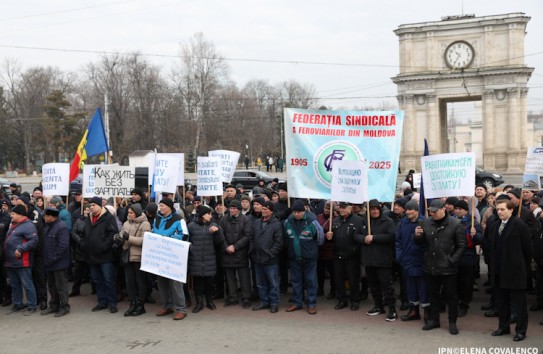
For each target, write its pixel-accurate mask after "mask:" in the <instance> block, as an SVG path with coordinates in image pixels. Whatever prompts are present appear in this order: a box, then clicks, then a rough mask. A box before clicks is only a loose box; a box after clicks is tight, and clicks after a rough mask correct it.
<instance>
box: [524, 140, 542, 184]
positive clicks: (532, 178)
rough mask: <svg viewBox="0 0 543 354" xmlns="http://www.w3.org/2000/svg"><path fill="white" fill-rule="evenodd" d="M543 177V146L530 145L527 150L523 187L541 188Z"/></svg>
mask: <svg viewBox="0 0 543 354" xmlns="http://www.w3.org/2000/svg"><path fill="white" fill-rule="evenodd" d="M542 179H543V147H530V148H528V151H527V152H526V165H525V167H524V176H523V177H522V187H523V188H527V189H541V185H542V183H541V180H542Z"/></svg>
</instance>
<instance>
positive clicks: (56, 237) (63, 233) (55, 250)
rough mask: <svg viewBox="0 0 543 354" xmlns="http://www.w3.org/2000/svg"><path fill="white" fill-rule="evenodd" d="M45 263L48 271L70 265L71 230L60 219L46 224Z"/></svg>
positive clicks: (44, 233) (44, 231)
mask: <svg viewBox="0 0 543 354" xmlns="http://www.w3.org/2000/svg"><path fill="white" fill-rule="evenodd" d="M43 238H44V241H43V243H44V247H43V264H44V266H45V271H46V272H51V271H55V270H62V269H66V268H68V267H69V266H70V232H69V231H68V226H67V225H66V223H65V222H64V221H62V220H60V219H57V220H55V221H54V222H52V223H50V224H47V223H46V224H45V227H44V229H43Z"/></svg>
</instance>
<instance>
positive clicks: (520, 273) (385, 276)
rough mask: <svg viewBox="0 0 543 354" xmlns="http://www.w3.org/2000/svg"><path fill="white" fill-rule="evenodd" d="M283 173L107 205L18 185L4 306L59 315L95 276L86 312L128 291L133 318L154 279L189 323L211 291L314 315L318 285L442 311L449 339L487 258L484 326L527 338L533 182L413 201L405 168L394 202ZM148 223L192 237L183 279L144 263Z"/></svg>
mask: <svg viewBox="0 0 543 354" xmlns="http://www.w3.org/2000/svg"><path fill="white" fill-rule="evenodd" d="M410 173H411V171H410ZM277 182H278V181H277V180H275V181H274V182H272V183H271V184H270V185H269V186H266V185H265V183H264V181H261V183H259V185H258V186H256V187H255V188H254V189H253V190H252V192H251V193H246V192H245V191H244V190H243V186H240V185H238V186H234V185H226V186H225V188H224V194H223V195H222V196H218V197H201V196H198V195H197V193H196V191H194V190H187V191H183V190H182V189H180V191H179V193H176V194H174V193H164V194H161V195H157V196H156V197H155V198H154V200H155V201H152V200H153V199H152V198H149V195H148V192H147V191H145V190H143V189H141V188H134V189H133V190H132V191H131V198H127V199H125V200H122V199H120V198H119V199H118V200H115V201H113V200H106V199H103V198H101V197H93V198H90V199H85V198H83V197H82V195H81V192H76V193H75V194H74V195H73V197H72V199H71V200H70V202H69V203H67V204H65V203H64V201H63V199H62V198H60V197H57V196H55V197H53V198H51V199H50V200H48V201H46V200H44V197H43V196H42V192H41V190H40V188H39V187H37V188H35V189H34V191H33V192H32V194H30V193H27V192H24V193H19V191H17V189H16V188H14V189H13V190H12V192H13V193H12V194H11V195H2V196H1V199H0V204H1V206H2V210H1V213H0V241H1V243H2V245H3V247H2V253H1V255H2V267H1V270H0V302H1V303H2V306H10V305H11V306H12V307H11V309H10V310H9V313H10V314H15V313H19V312H23V313H24V315H26V316H28V315H32V314H33V313H35V312H37V311H38V310H39V311H41V314H42V315H48V314H53V315H54V316H55V317H62V316H64V315H66V314H68V313H69V312H70V304H69V298H71V297H75V296H80V295H81V287H82V284H84V283H85V282H90V283H91V288H92V293H93V294H96V299H97V302H96V305H95V306H94V307H93V308H92V311H95V312H96V311H101V310H109V312H111V313H116V312H118V308H117V304H118V302H119V301H120V300H121V299H122V298H123V296H124V294H127V296H128V299H129V306H128V308H127V309H126V311H125V312H124V316H127V317H131V316H140V315H142V314H145V313H146V309H145V303H154V302H155V299H154V298H153V296H152V292H153V289H157V290H158V292H159V295H160V300H161V304H162V306H161V308H160V310H159V311H158V312H157V313H156V316H168V315H171V316H172V318H173V319H174V320H183V319H184V318H186V317H187V311H188V309H189V308H191V307H192V312H193V313H198V312H200V311H202V310H204V308H206V309H207V310H212V311H213V310H216V309H217V305H216V304H215V302H214V301H215V300H216V299H224V306H225V307H228V306H240V307H241V308H242V309H244V310H248V309H252V310H253V311H261V310H267V311H269V312H271V313H277V312H278V311H279V306H280V299H281V296H282V295H284V294H285V293H286V292H287V291H288V287H289V286H291V287H292V296H291V297H290V299H289V305H288V306H287V307H286V308H285V311H286V312H294V311H299V310H302V309H304V306H305V310H306V311H307V313H308V314H310V315H315V314H317V300H318V298H319V297H323V296H325V295H326V299H328V300H333V299H336V301H337V303H336V305H335V310H338V311H339V310H342V309H344V308H350V310H352V311H358V310H359V309H360V302H361V301H364V300H366V299H367V298H368V296H370V295H371V301H372V304H371V305H368V306H367V307H368V308H367V310H366V311H365V313H366V315H368V316H379V315H383V316H384V319H385V320H386V321H388V322H393V321H395V320H397V319H400V320H401V321H423V322H424V324H423V327H422V329H423V330H425V331H428V330H432V329H435V328H438V327H440V326H441V322H440V313H442V312H445V311H447V313H448V330H449V332H450V334H452V335H456V334H458V333H459V329H458V326H457V319H458V318H462V317H465V316H467V314H468V312H472V311H473V310H470V305H471V302H472V298H473V291H474V288H477V287H478V286H479V284H478V283H477V279H478V278H480V269H479V268H480V267H479V264H480V255H481V254H483V255H484V257H483V260H484V262H485V263H486V264H488V269H489V271H488V279H486V282H485V283H484V284H482V285H483V286H485V287H486V290H485V292H486V293H488V296H489V303H488V304H487V305H484V306H483V310H485V311H486V312H485V313H484V315H485V316H487V317H498V319H499V321H498V322H499V323H498V329H497V330H495V331H494V332H492V333H491V334H492V336H502V335H506V334H509V333H510V332H511V328H510V324H515V335H514V337H513V339H514V340H515V341H521V340H523V339H524V338H525V337H526V333H527V327H528V304H527V293H529V292H534V293H535V295H536V301H535V302H534V303H533V304H532V305H531V306H530V307H529V310H530V311H539V310H543V245H542V243H543V240H542V237H543V236H542V227H541V225H542V223H543V220H542V216H543V215H542V213H541V206H542V205H543V201H542V200H543V199H541V196H538V195H537V194H536V193H534V192H532V191H529V190H520V189H518V188H513V186H506V187H505V188H503V190H502V191H499V192H494V191H492V192H489V191H488V190H487V187H486V186H484V185H477V186H475V189H474V196H467V197H466V196H458V197H449V198H443V199H434V200H432V201H429V204H428V205H426V203H425V205H420V204H419V195H418V194H417V193H416V192H414V191H413V188H412V187H413V185H412V178H411V179H410V180H406V182H404V184H402V191H401V193H399V194H398V195H397V198H396V200H395V201H394V203H381V202H380V201H378V200H375V199H373V200H370V201H369V202H368V203H366V204H361V205H358V204H350V203H346V202H339V203H334V202H331V201H325V200H313V199H311V200H308V199H294V198H289V195H288V188H287V185H286V183H277ZM421 209H427V211H428V212H427V213H425V212H421ZM145 232H153V233H155V234H158V235H160V236H162V237H170V238H174V239H177V240H183V241H188V242H190V243H191V246H190V251H189V258H188V274H189V279H190V281H189V282H187V284H184V283H181V282H179V281H176V280H172V279H169V278H166V277H162V276H155V275H153V274H149V273H146V272H144V271H142V270H141V269H140V267H141V257H142V246H143V242H144V237H143V235H144V234H145ZM327 279H329V284H325V283H326V280H327ZM534 279H535V286H534ZM70 283H72V285H71V289H70V288H69V284H70ZM325 289H328V290H329V291H328V293H327V294H326V293H325ZM191 290H192V291H193V294H194V300H195V303H193V302H192V297H191ZM23 292H24V295H25V296H24V297H23ZM398 298H399V306H397V299H398ZM23 299H26V302H25V301H24V300H23ZM398 309H399V310H401V311H406V312H405V314H403V315H401V316H399V315H398ZM421 309H422V311H421ZM207 310H206V311H207ZM542 324H543V323H542Z"/></svg>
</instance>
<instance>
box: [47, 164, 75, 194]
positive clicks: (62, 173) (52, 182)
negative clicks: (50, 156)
mask: <svg viewBox="0 0 543 354" xmlns="http://www.w3.org/2000/svg"><path fill="white" fill-rule="evenodd" d="M69 180H70V164H69V163H46V164H45V165H43V167H42V179H41V183H42V189H43V195H46V196H53V195H59V196H65V195H68V193H70V182H69Z"/></svg>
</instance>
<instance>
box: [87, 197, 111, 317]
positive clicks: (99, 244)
mask: <svg viewBox="0 0 543 354" xmlns="http://www.w3.org/2000/svg"><path fill="white" fill-rule="evenodd" d="M89 208H90V214H89V217H88V218H86V219H85V228H84V232H83V237H82V239H81V249H82V250H83V251H84V252H85V253H86V254H87V257H88V258H87V260H88V262H89V267H90V272H91V277H92V279H93V280H94V283H95V285H96V297H97V300H98V304H96V306H94V307H93V308H92V311H93V312H96V311H101V310H104V309H107V308H108V307H109V311H110V312H111V313H116V312H117V311H118V310H117V290H116V283H115V261H116V257H115V253H114V250H113V236H114V235H115V234H117V233H118V232H119V228H118V227H117V222H116V220H115V217H114V216H113V215H112V214H111V213H110V212H109V211H107V209H106V208H104V207H102V198H100V197H93V198H92V199H91V200H90V201H89Z"/></svg>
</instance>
